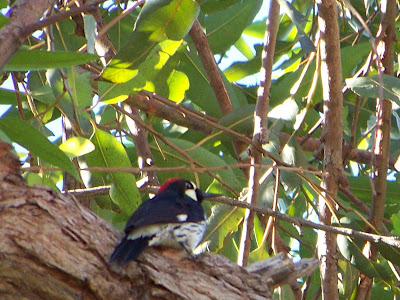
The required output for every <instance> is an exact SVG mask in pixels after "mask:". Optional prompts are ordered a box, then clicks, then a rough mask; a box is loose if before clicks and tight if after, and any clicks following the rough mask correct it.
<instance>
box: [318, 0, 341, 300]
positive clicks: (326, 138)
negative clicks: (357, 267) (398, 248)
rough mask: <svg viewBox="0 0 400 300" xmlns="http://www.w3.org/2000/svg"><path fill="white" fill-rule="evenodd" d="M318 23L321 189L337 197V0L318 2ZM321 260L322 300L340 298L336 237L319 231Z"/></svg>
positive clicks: (322, 207)
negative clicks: (322, 109) (322, 113)
mask: <svg viewBox="0 0 400 300" xmlns="http://www.w3.org/2000/svg"><path fill="white" fill-rule="evenodd" d="M317 5H318V24H319V28H320V33H321V43H320V47H321V51H320V52H321V79H322V86H323V99H324V123H323V130H322V137H321V142H322V143H323V148H324V172H325V174H326V175H325V176H323V178H322V182H321V186H322V187H323V188H324V189H325V190H326V191H327V193H329V195H330V196H331V197H333V198H336V195H337V191H338V186H339V184H340V181H341V178H342V176H343V174H344V173H343V172H344V171H343V158H342V157H343V153H342V141H343V121H342V110H343V95H342V68H341V58H340V41H339V26H338V22H337V17H338V15H337V7H336V5H337V4H336V1H334V0H319V1H317ZM325 196H326V195H322V196H320V197H319V208H318V210H319V217H320V222H321V223H322V224H325V225H331V218H332V212H331V207H332V205H333V203H328V201H329V200H328V199H327V197H325ZM318 257H319V259H320V272H321V286H322V298H323V299H329V300H334V299H339V294H338V276H337V273H338V267H337V242H336V235H335V234H332V233H328V232H323V231H318Z"/></svg>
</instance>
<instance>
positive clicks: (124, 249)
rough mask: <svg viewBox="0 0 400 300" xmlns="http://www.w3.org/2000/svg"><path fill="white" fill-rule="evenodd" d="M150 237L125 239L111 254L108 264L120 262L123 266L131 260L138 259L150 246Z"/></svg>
mask: <svg viewBox="0 0 400 300" xmlns="http://www.w3.org/2000/svg"><path fill="white" fill-rule="evenodd" d="M149 240H150V237H140V238H137V239H134V240H131V239H127V238H126V237H124V239H123V240H122V241H121V242H120V243H119V244H118V246H117V247H116V248H115V250H114V252H113V254H111V257H110V259H109V260H108V263H110V264H111V263H113V262H118V263H120V264H121V265H124V264H126V263H127V262H128V261H130V260H134V259H136V258H137V257H138V256H139V254H140V253H142V251H143V250H144V249H145V248H146V247H147V246H148V245H149Z"/></svg>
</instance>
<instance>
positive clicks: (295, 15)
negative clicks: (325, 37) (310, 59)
mask: <svg viewBox="0 0 400 300" xmlns="http://www.w3.org/2000/svg"><path fill="white" fill-rule="evenodd" d="M278 2H279V4H280V5H281V9H282V10H283V11H284V12H285V13H286V14H287V15H288V16H289V18H290V19H291V20H292V21H293V24H294V25H295V26H296V28H297V39H298V40H299V42H300V44H301V48H302V49H303V50H304V51H305V52H306V53H309V52H312V51H316V49H315V46H314V43H313V42H312V41H311V40H310V38H309V37H308V36H307V35H306V33H305V32H304V30H303V24H304V23H306V22H307V19H306V18H305V17H304V16H303V15H302V14H301V13H300V12H299V11H298V10H297V9H296V8H295V7H294V5H293V4H292V3H290V2H288V1H286V0H278Z"/></svg>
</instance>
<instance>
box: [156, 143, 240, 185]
mask: <svg viewBox="0 0 400 300" xmlns="http://www.w3.org/2000/svg"><path fill="white" fill-rule="evenodd" d="M168 141H169V142H171V143H172V144H173V145H175V146H177V147H179V148H180V149H183V150H187V149H191V148H194V146H195V145H196V144H194V143H192V142H189V141H186V140H183V139H178V138H168ZM158 146H159V147H161V149H162V153H163V156H161V155H160V154H159V153H158V151H159V149H160V148H159V147H158ZM158 146H157V145H154V144H151V147H152V148H154V150H157V151H154V157H155V160H156V164H157V165H158V166H160V167H162V166H168V167H174V166H183V165H187V164H188V162H187V160H186V158H185V157H183V156H182V155H181V154H179V153H177V152H176V151H175V150H173V149H171V148H170V147H168V146H166V145H165V144H164V143H159V145H158ZM186 153H187V154H188V155H189V156H190V157H191V158H192V159H194V160H195V161H197V162H199V163H200V164H202V165H204V166H225V165H226V162H225V160H223V159H222V158H221V157H219V156H218V155H216V154H214V153H212V152H210V151H209V150H207V149H205V148H203V147H200V146H199V147H195V148H194V149H192V150H190V151H186ZM213 173H214V174H215V175H217V176H218V177H219V178H221V179H222V180H223V181H224V182H229V185H230V186H232V187H233V188H234V189H241V187H242V185H241V183H240V181H239V180H238V178H237V176H236V174H235V173H234V172H233V170H231V169H226V170H217V171H213ZM170 177H182V178H187V179H188V180H192V181H193V180H194V175H193V172H169V173H168V174H165V173H160V174H159V178H160V181H165V180H166V179H168V178H170ZM199 178H200V182H202V183H203V184H205V183H206V184H207V185H208V184H210V183H211V181H212V180H213V179H212V178H210V176H209V175H206V174H199Z"/></svg>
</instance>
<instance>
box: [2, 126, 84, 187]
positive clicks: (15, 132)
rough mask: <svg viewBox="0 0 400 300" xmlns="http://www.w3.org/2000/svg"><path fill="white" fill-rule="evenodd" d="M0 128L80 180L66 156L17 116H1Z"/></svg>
mask: <svg viewBox="0 0 400 300" xmlns="http://www.w3.org/2000/svg"><path fill="white" fill-rule="evenodd" d="M0 129H1V130H2V131H4V132H5V134H7V136H8V137H9V138H10V139H11V140H13V141H14V142H16V143H18V144H20V145H21V146H22V147H24V148H26V149H28V150H29V151H30V152H32V153H33V154H34V155H36V156H38V157H40V158H41V159H43V160H44V161H46V162H48V163H50V164H52V165H54V166H57V167H60V168H61V169H63V170H64V171H67V172H68V173H70V174H71V175H73V176H74V177H75V178H76V179H77V180H79V181H80V178H79V174H78V171H77V170H76V169H75V166H74V164H73V163H72V162H71V161H70V159H69V158H68V156H67V155H65V153H64V152H62V151H61V150H60V149H59V148H58V147H57V146H56V145H54V144H52V143H51V142H50V141H49V140H48V139H47V138H46V137H45V136H44V135H43V134H42V133H40V132H39V131H38V130H37V129H36V128H34V127H32V126H31V125H30V124H29V123H28V122H25V121H22V120H21V119H19V118H2V119H0Z"/></svg>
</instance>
